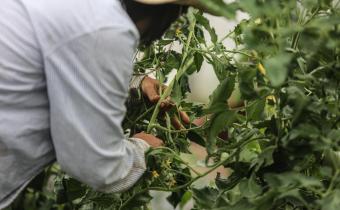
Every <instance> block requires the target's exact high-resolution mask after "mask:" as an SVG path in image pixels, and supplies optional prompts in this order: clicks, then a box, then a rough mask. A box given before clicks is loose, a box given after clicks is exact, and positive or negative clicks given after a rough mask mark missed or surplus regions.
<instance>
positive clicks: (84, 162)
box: [45, 27, 149, 192]
mask: <svg viewBox="0 0 340 210" xmlns="http://www.w3.org/2000/svg"><path fill="white" fill-rule="evenodd" d="M136 44H137V41H136V37H135V36H134V34H133V33H131V31H129V30H128V29H124V28H121V27H119V28H106V29H102V30H98V31H96V32H93V33H89V34H84V35H80V36H78V37H75V38H73V39H72V40H69V41H66V42H65V43H62V44H61V45H60V46H57V47H55V49H54V50H53V51H52V52H51V53H50V54H49V55H47V56H46V57H45V72H46V81H47V89H48V97H49V101H50V117H51V119H50V123H51V135H52V140H53V144H54V147H55V152H56V157H57V161H58V163H59V164H60V165H61V168H62V169H63V170H64V171H65V172H67V173H68V174H69V175H71V176H73V177H74V178H76V179H78V180H80V181H82V182H84V183H86V184H88V185H89V186H91V187H93V188H94V189H95V190H98V191H102V192H119V191H124V190H126V189H128V188H130V187H131V186H133V184H134V183H135V182H136V181H138V179H139V178H140V177H141V176H142V174H143V173H144V171H145V169H146V166H145V158H144V153H145V151H146V150H147V149H148V148H149V146H148V144H147V143H146V142H144V141H142V140H138V139H129V140H125V137H124V133H123V130H122V127H121V124H122V121H123V119H124V115H125V112H126V108H125V105H124V103H125V100H126V98H127V96H128V89H129V81H130V78H131V74H132V69H133V68H132V67H133V55H134V52H135V47H136Z"/></svg>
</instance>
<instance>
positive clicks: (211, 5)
mask: <svg viewBox="0 0 340 210" xmlns="http://www.w3.org/2000/svg"><path fill="white" fill-rule="evenodd" d="M198 1H199V2H200V3H201V4H202V5H203V6H204V8H206V10H207V11H209V12H210V13H213V14H215V15H219V16H224V17H226V18H231V19H233V18H235V14H236V11H237V8H238V6H237V4H236V3H230V4H226V3H225V2H224V1H223V0H198Z"/></svg>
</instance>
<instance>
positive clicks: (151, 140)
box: [133, 132, 164, 148]
mask: <svg viewBox="0 0 340 210" xmlns="http://www.w3.org/2000/svg"><path fill="white" fill-rule="evenodd" d="M133 138H138V139H142V140H143V141H145V142H146V143H148V144H149V145H150V146H151V147H152V148H157V147H161V146H163V145H164V143H163V141H162V140H161V139H159V138H157V137H155V136H153V135H151V134H147V133H144V132H142V133H137V134H135V135H134V136H133Z"/></svg>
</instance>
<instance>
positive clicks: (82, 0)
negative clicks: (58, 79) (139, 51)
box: [22, 0, 138, 46]
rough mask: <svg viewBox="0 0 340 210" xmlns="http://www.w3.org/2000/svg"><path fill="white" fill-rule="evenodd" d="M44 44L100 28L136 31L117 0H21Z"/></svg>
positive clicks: (50, 43) (56, 43)
mask: <svg viewBox="0 0 340 210" xmlns="http://www.w3.org/2000/svg"><path fill="white" fill-rule="evenodd" d="M22 1H23V2H24V4H25V6H26V7H27V10H28V12H29V13H30V16H31V20H32V22H33V25H34V26H35V29H36V31H37V35H38V36H39V38H40V39H41V42H42V43H43V45H45V44H46V45H48V46H53V45H58V43H61V42H67V40H70V39H73V38H75V37H77V36H81V35H83V34H88V33H91V32H95V31H98V30H100V29H107V28H112V29H115V28H116V29H117V30H126V31H130V32H131V33H132V34H133V36H134V37H135V38H136V39H137V38H138V32H137V29H136V27H135V25H134V24H133V23H132V21H131V19H130V18H129V17H128V15H127V13H126V12H125V11H124V9H123V7H122V5H121V3H120V1H119V0H35V1H32V0H22Z"/></svg>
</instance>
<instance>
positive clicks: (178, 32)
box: [176, 28, 182, 36]
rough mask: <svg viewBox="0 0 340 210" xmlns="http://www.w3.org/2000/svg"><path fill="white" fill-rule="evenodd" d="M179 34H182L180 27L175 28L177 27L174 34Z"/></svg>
mask: <svg viewBox="0 0 340 210" xmlns="http://www.w3.org/2000/svg"><path fill="white" fill-rule="evenodd" d="M181 34H182V31H181V29H180V28H177V29H176V36H179V35H181Z"/></svg>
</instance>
